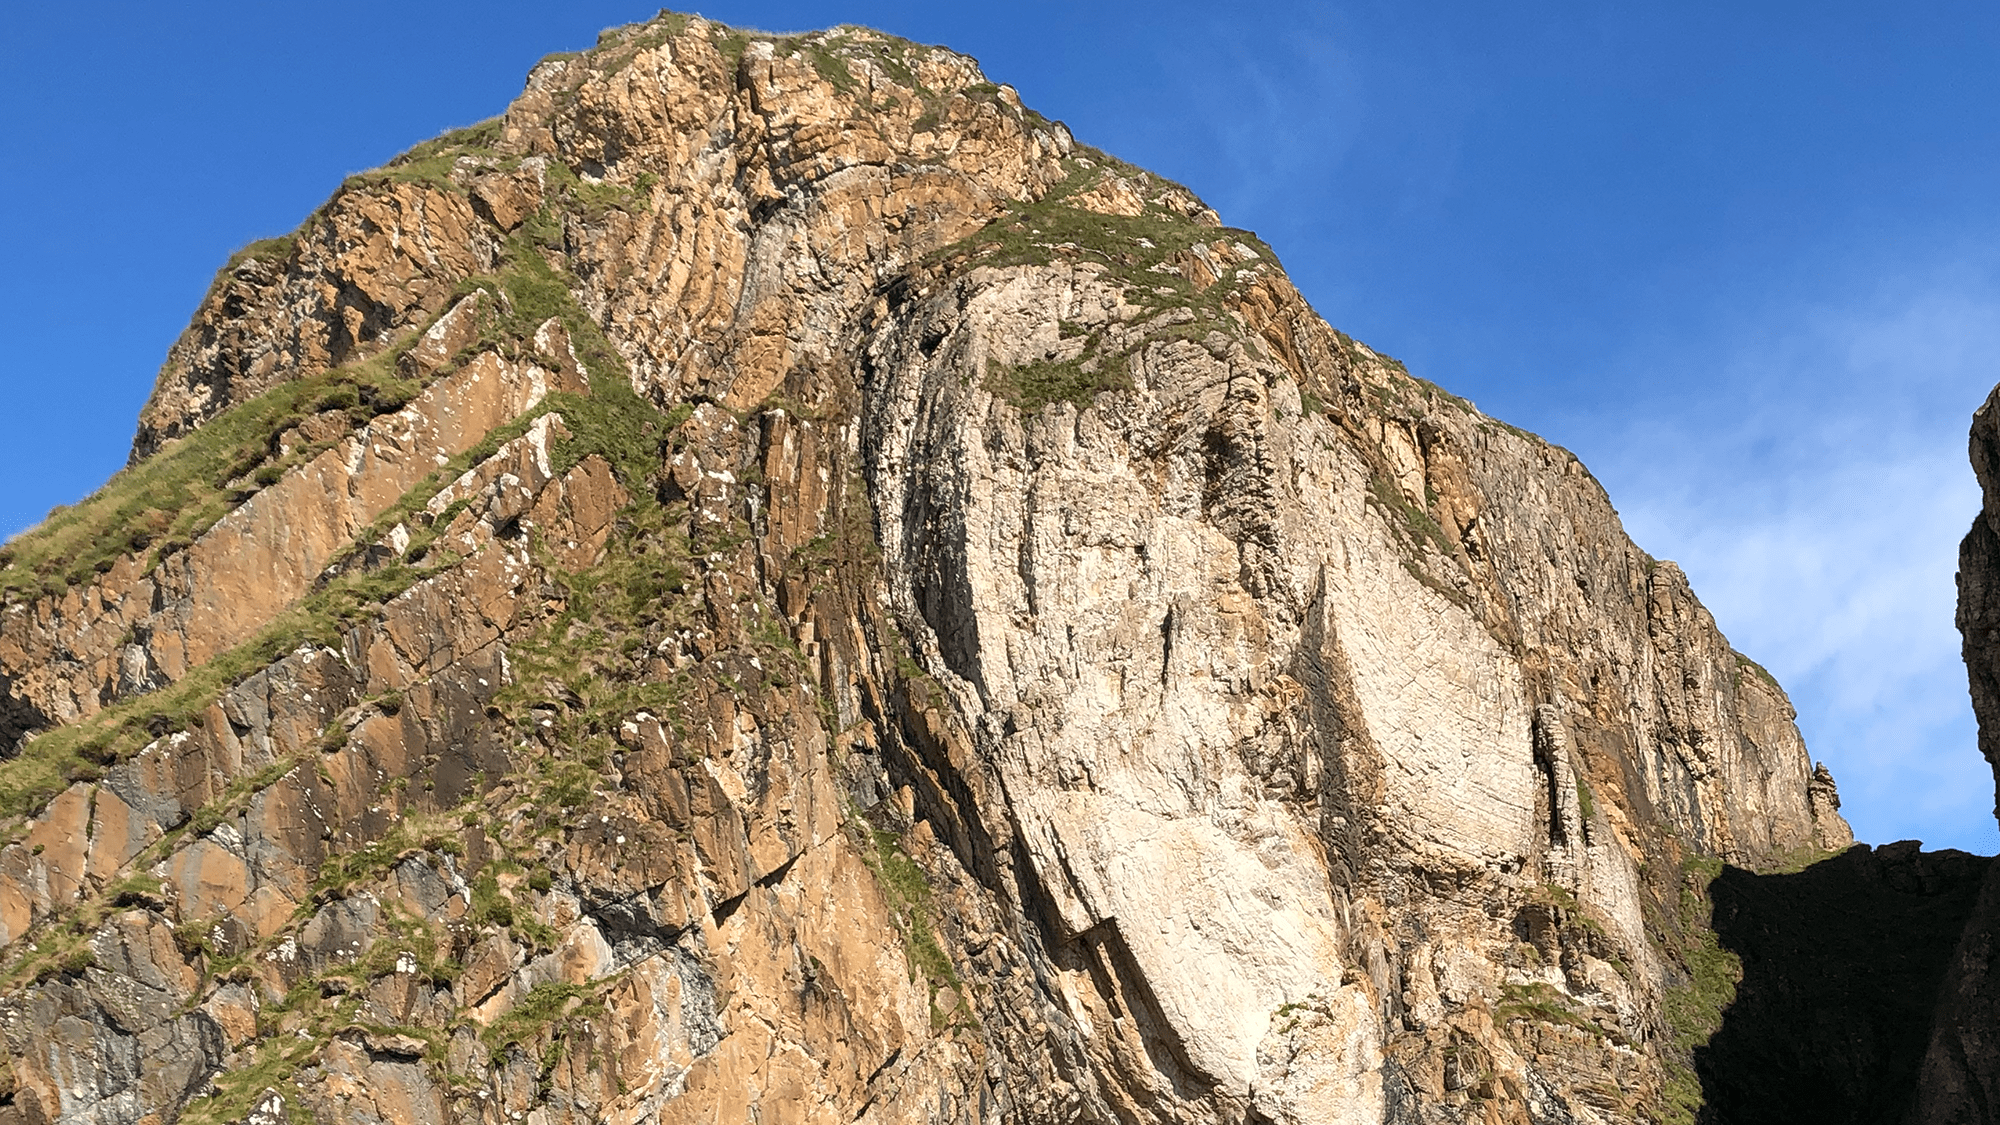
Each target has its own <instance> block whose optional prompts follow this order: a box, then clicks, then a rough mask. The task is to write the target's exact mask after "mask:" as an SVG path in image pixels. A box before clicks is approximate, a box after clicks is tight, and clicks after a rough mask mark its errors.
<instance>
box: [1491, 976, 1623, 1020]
mask: <svg viewBox="0 0 2000 1125" xmlns="http://www.w3.org/2000/svg"><path fill="white" fill-rule="evenodd" d="M1500 992H1501V1001H1500V1004H1499V1006H1498V1007H1496V1008H1494V1010H1493V1018H1494V1019H1495V1020H1496V1021H1499V1022H1501V1023H1505V1022H1506V1021H1508V1020H1514V1019H1525V1020H1534V1021H1537V1022H1540V1023H1557V1024H1565V1025H1567V1026H1570V1027H1581V1028H1586V1029H1588V1030H1591V1031H1597V1030H1598V1027H1597V1025H1596V1024H1594V1023H1592V1022H1590V1021H1589V1020H1588V1019H1585V1018H1584V1017H1583V1016H1581V1015H1579V1014H1578V1013H1577V1011H1576V1008H1575V1007H1574V1002H1573V1001H1571V1000H1570V998H1569V997H1568V996H1565V995H1564V994H1563V993H1562V991H1561V990H1560V989H1557V988H1556V987H1555V986H1554V985H1550V984H1544V983H1543V982H1541V981H1534V982H1531V983H1528V984H1509V985H1503V986H1502V987H1501V990H1500Z"/></svg>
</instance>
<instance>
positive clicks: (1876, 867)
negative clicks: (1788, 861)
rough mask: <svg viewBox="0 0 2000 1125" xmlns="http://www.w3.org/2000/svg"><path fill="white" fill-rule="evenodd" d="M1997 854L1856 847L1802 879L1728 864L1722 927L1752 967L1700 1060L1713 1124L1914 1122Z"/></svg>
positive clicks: (1720, 932) (1715, 888)
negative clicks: (1941, 1004) (1934, 1027)
mask: <svg viewBox="0 0 2000 1125" xmlns="http://www.w3.org/2000/svg"><path fill="white" fill-rule="evenodd" d="M1991 862H1992V860H1991V859H1989V858H1987V857H1984V856H1975V855H1968V854H1967V853H1965V852H1960V851H1949V850H1947V851H1939V852H1928V853H1926V852H1923V851H1920V850H1919V845H1918V844H1917V842H1915V841H1905V842H1902V843H1897V844H1886V845H1884V846H1882V847H1880V848H1875V849H1870V848H1869V847H1868V846H1867V845H1858V846H1856V847H1854V848H1851V849H1849V850H1848V851H1846V852H1843V853H1841V854H1840V855H1838V856H1835V857H1833V858H1831V859H1828V860H1824V861H1822V862H1820V863H1816V864H1814V865H1813V866H1811V867H1808V868H1806V869H1805V870H1803V871H1799V872H1796V873H1793V874H1785V875H1758V874H1755V873H1753V872H1750V871H1745V870H1742V869H1741V868H1735V867H1728V868H1724V869H1723V872H1722V874H1721V875H1719V876H1717V877H1716V879H1715V881H1714V882H1713V883H1712V884H1710V886H1709V896H1710V898H1711V900H1712V901H1713V903H1714V906H1715V932H1716V936H1717V937H1718V938H1719V939H1720V941H1721V943H1722V945H1723V947H1724V948H1726V949H1729V950H1730V951H1732V952H1734V953H1735V954H1736V955H1737V956H1739V957H1741V958H1742V959H1743V980H1742V983H1741V984H1739V985H1738V986H1737V991H1736V1000H1735V1002H1734V1003H1732V1004H1731V1005H1730V1006H1729V1007H1728V1009H1727V1010H1725V1011H1724V1012H1723V1018H1722V1027H1721V1029H1720V1030H1718V1031H1717V1032H1716V1033H1715V1036H1714V1037H1713V1038H1712V1039H1711V1040H1709V1043H1708V1045H1707V1046H1706V1047H1704V1048H1700V1049H1698V1050H1697V1051H1696V1052H1695V1069H1696V1071H1697V1072H1698V1073H1699V1075H1700V1077H1701V1083H1702V1090H1703V1093H1704V1095H1705V1097H1706V1101H1707V1108H1706V1109H1705V1110H1704V1111H1703V1113H1702V1116H1701V1120H1702V1121H1703V1122H1705V1123H1712V1125H1784V1123H1787V1122H1812V1123H1814V1125H1841V1123H1845V1122H1855V1123H1857V1125H1859V1123H1864V1122H1865V1123H1868V1125H1879V1123H1884V1122H1890V1123H1893V1122H1898V1121H1901V1120H1903V1119H1904V1115H1905V1114H1906V1113H1907V1112H1908V1111H1909V1109H1910V1106H1911V1104H1912V1101H1913V1100H1914V1098H1915V1094H1916V1088H1917V1071H1918V1068H1919V1066H1920V1065H1921V1064H1922V1062H1923V1057H1924V1050H1925V1048H1926V1047H1927V1046H1928V1045H1929V1042H1930V1033H1931V1017H1932V1013H1933V1011H1934V1010H1935V1008H1936V1005H1937V999H1938V991H1939V985H1940V983H1941V982H1942V980H1943V978H1944V974H1945V968H1946V966H1947V965H1948V964H1949V963H1950V960H1951V956H1952V951H1953V949H1954V947H1955V946H1956V945H1957V943H1958V938H1959V934H1960V931H1962V930H1963V929H1964V927H1965V922H1966V918H1967V916H1968V915H1969V914H1970V913H1971V912H1972V907H1973V903H1974V900H1975V899H1976V898H1977V897H1978V894H1979V887H1980V883H1981V881H1982V880H1983V879H1984V878H1985V875H1986V870H1987V867H1988V865H1989V864H1990V863H1991Z"/></svg>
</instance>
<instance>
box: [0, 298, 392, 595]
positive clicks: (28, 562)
mask: <svg viewBox="0 0 2000 1125" xmlns="http://www.w3.org/2000/svg"><path fill="white" fill-rule="evenodd" d="M409 339H414V336H412V337H410V338H409ZM407 342H408V341H407V340H406V341H405V344H403V345H398V346H397V347H394V348H390V349H388V350H387V351H384V352H382V353H380V354H378V355H376V356H374V357H373V358H371V359H368V360H364V361H362V362H359V363H354V364H349V365H347V366H345V367H340V368H336V369H335V370H332V371H326V372H321V373H319V374H317V375H311V376H307V377H306V378H303V379H298V380H294V381H292V382H289V383H284V384H281V385H279V386H276V387H273V388H272V389H270V390H268V391H266V392H264V393H263V394H261V395H258V396H257V397H256V398H253V399H251V400H249V401H247V402H244V403H240V404H238V405H236V406H233V407H231V408H229V409H228V410H225V411H223V412H222V413H221V414H218V415H216V416H215V417H214V418H212V419H210V420H209V421H208V422H207V423H205V424H204V425H202V426H201V427H200V428H199V429H196V430H195V431H194V432H193V433H191V434H188V435H186V436H185V437H181V438H179V439H176V440H174V441H171V442H169V443H168V444H167V446H166V447H165V448H163V449H161V450H160V451H159V452H157V453H155V454H154V455H153V456H151V457H148V458H147V459H146V460H144V461H141V462H139V463H138V464H136V465H133V466H131V467H130V468H127V469H125V470H123V471H122V472H120V473H118V474H117V475H116V476H114V477H112V478H111V479H110V480H109V481H108V482H106V483H105V485H104V487H103V488H100V489H98V490H97V492H96V493H95V494H93V495H92V496H91V497H90V498H89V499H87V500H84V501H82V502H81V503H79V504H76V505H74V506H71V507H64V508H58V509H56V510H55V511H52V512H50V513H49V516H48V518H47V519H46V520H44V521H42V523H41V524H39V525H37V526H35V527H33V528H30V529H28V530H27V531H24V532H22V533H21V534H20V535H18V536H16V537H15V538H14V539H12V540H9V541H8V543H7V544H6V546H5V547H0V598H4V599H7V600H14V599H18V598H33V597H38V596H52V595H59V594H61V593H62V592H64V591H65V590H67V589H69V588H70V587H72V586H77V585H83V584H86V583H88V582H90V581H91V580H92V579H94V578H95V577H96V575H98V574H100V573H103V572H104V571H107V570H109V569H111V567H112V565H113V564H114V563H115V562H116V561H117V560H118V559H119V558H120V557H123V556H125V555H135V554H141V553H143V552H148V551H150V553H151V559H152V561H153V563H154V564H157V563H158V561H159V559H160V558H161V557H163V556H165V555H167V554H170V553H172V552H173V551H176V550H179V549H181V548H183V547H185V546H187V545H188V544H190V543H192V542H194V540H195V539H196V538H198V537H199V536H200V535H201V534H202V533H203V532H205V531H207V530H208V529H209V528H210V527H212V526H214V524H215V522H216V521H217V520H219V519H221V518H222V517H223V516H225V515H228V514H229V512H230V511H231V510H232V509H234V508H235V507H236V506H237V505H238V504H241V503H242V502H243V501H244V500H247V499H248V498H249V497H250V496H252V495H254V494H255V493H256V491H257V490H258V488H259V487H261V486H262V485H264V484H268V483H271V482H272V481H275V480H277V479H278V477H279V476H280V475H282V474H283V472H284V471H285V470H286V469H288V468H290V467H292V466H293V465H297V464H300V463H301V462H303V461H305V460H308V459H310V458H311V457H314V456H317V455H318V454H319V453H320V452H321V451H322V450H324V449H325V448H326V444H324V443H322V444H319V445H309V444H304V443H300V444H299V445H298V446H297V447H295V448H293V449H292V450H291V451H290V452H289V453H287V452H283V451H281V450H280V448H279V444H278V439H279V437H280V436H281V435H282V434H283V433H284V432H285V431H286V430H288V429H291V428H292V427H294V426H296V425H298V424H299V423H300V422H302V421H304V420H305V418H306V417H307V416H308V415H311V414H325V413H326V412H329V411H339V412H341V415H343V416H344V419H343V420H342V428H343V429H345V430H351V429H352V428H353V427H354V426H356V425H359V424H360V423H362V422H365V421H367V420H368V419H370V418H373V417H375V416H376V415H378V414H387V413H390V412H393V411H395V410H400V409H401V408H402V407H403V406H404V405H405V404H407V403H408V402H409V401H410V400H411V399H413V398H415V397H416V396H417V394H418V392H419V391H420V390H421V389H422V387H421V385H420V384H418V383H417V382H415V381H413V380H409V379H404V378H401V377H399V376H398V375H397V374H396V359H397V358H398V357H399V356H400V355H401V353H402V351H403V349H404V347H405V346H406V345H407Z"/></svg>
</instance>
